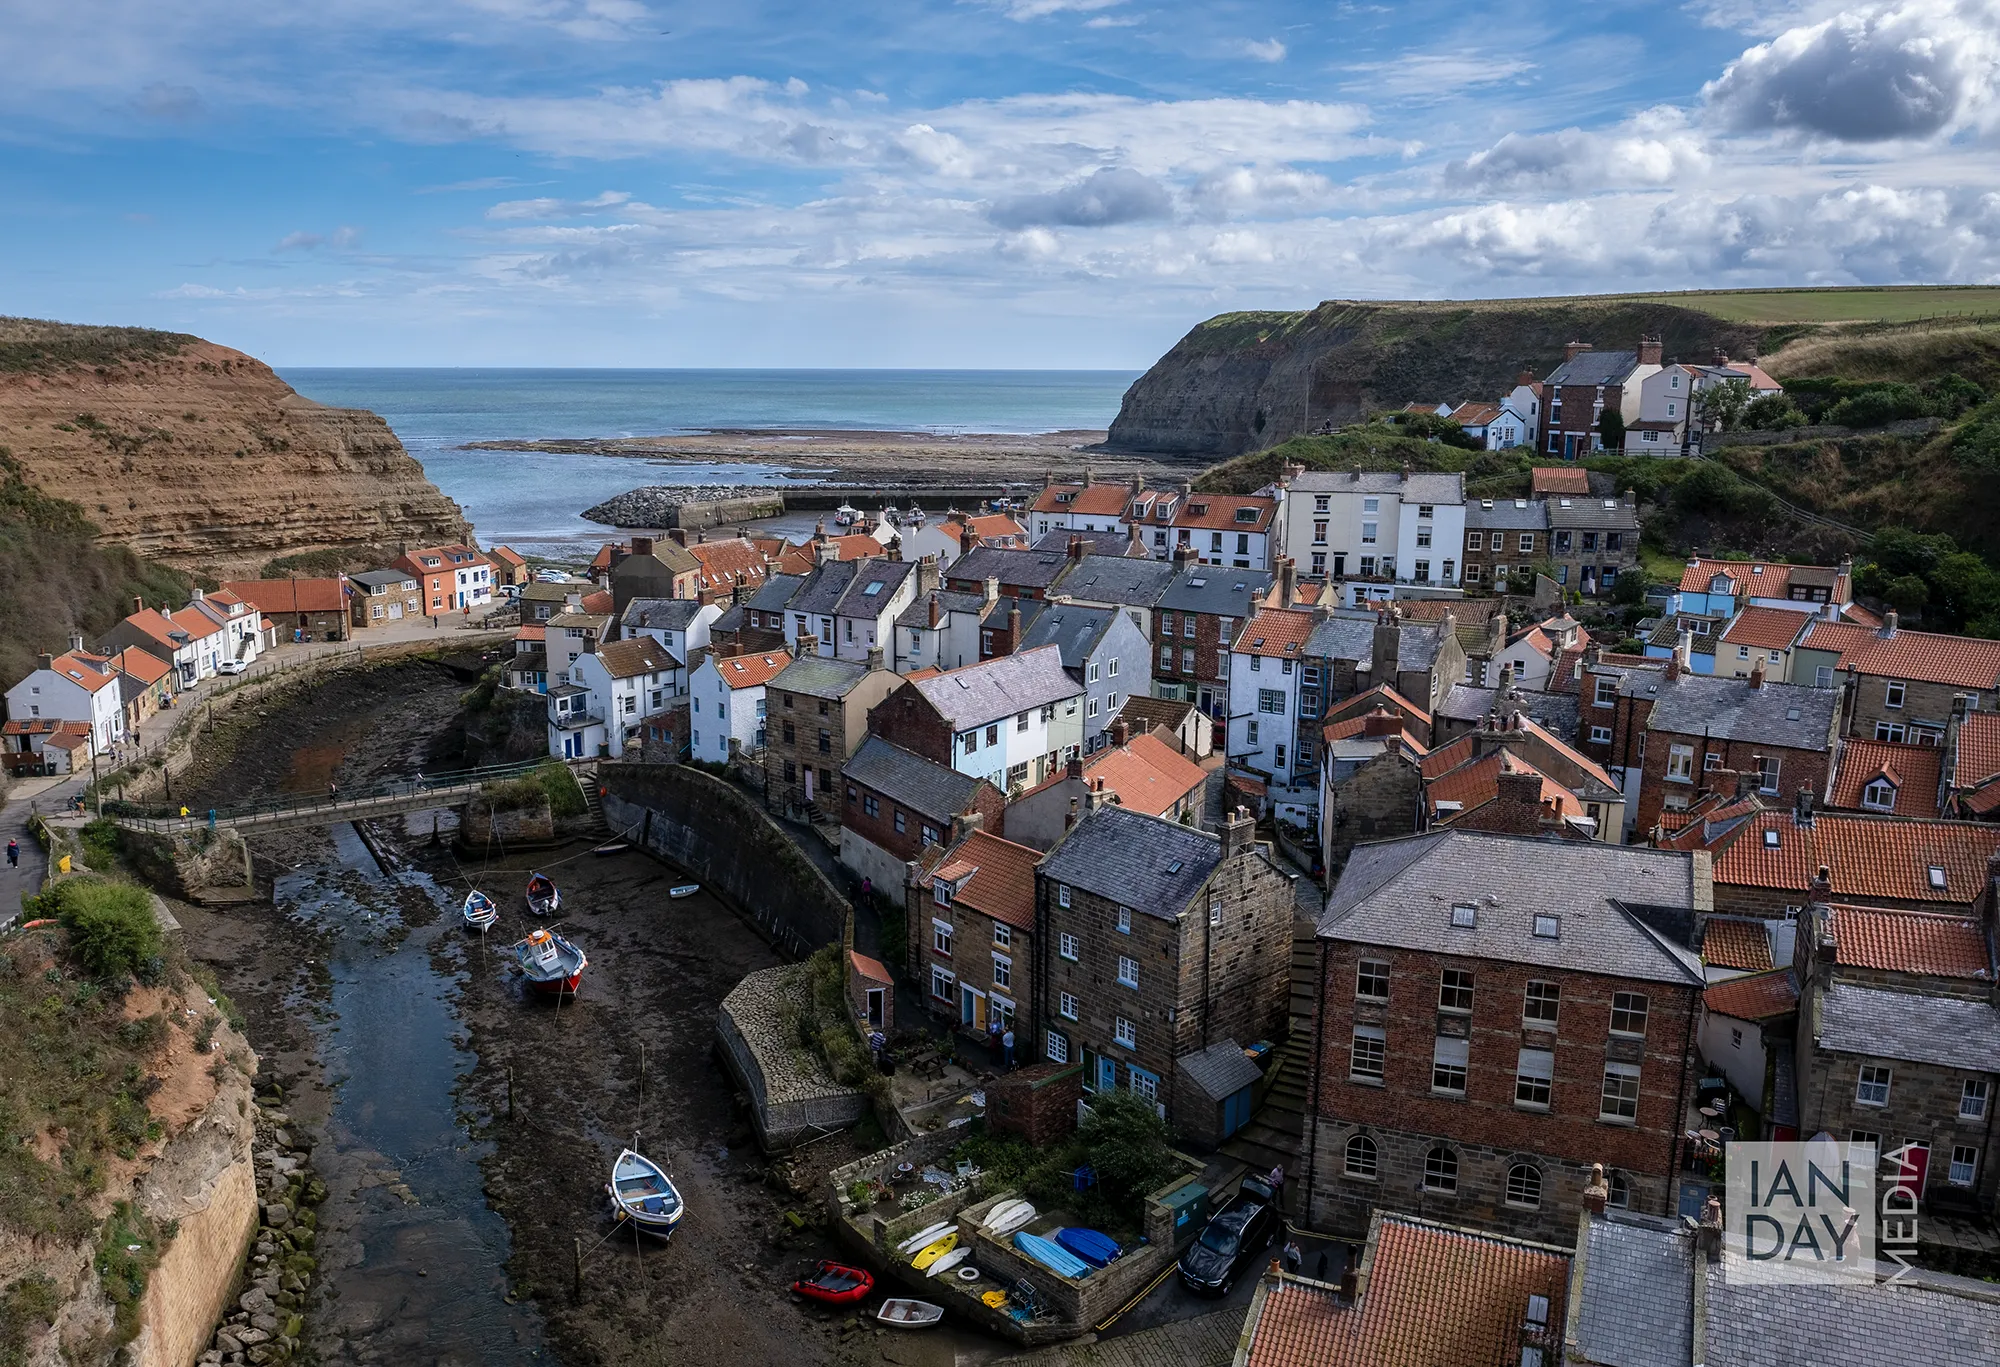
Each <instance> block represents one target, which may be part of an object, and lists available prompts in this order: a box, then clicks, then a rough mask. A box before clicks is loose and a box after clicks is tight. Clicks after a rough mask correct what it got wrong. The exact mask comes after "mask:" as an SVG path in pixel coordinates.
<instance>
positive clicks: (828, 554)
mask: <svg viewBox="0 0 2000 1367" xmlns="http://www.w3.org/2000/svg"><path fill="white" fill-rule="evenodd" d="M839 559H840V547H838V546H836V545H834V544H833V542H831V541H828V540H826V539H825V538H824V537H818V538H815V539H814V540H813V564H815V565H831V564H833V563H834V562H835V561H837V560H839Z"/></svg>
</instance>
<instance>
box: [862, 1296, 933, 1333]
mask: <svg viewBox="0 0 2000 1367" xmlns="http://www.w3.org/2000/svg"><path fill="white" fill-rule="evenodd" d="M943 1318H944V1307H943V1306H941V1305H932V1304H931V1303H930V1302H929V1301H915V1300H908V1299H905V1298H903V1297H896V1298H895V1299H892V1300H886V1301H883V1302H882V1308H881V1309H880V1310H877V1311H876V1312H875V1320H876V1323H878V1324H885V1325H887V1326H888V1327H889V1328H891V1329H934V1328H936V1327H937V1324H938V1322H939V1321H940V1320H942V1319H943Z"/></svg>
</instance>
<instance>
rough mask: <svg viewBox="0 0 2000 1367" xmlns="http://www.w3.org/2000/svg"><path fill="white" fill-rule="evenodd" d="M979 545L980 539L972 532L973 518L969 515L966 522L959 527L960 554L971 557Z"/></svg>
mask: <svg viewBox="0 0 2000 1367" xmlns="http://www.w3.org/2000/svg"><path fill="white" fill-rule="evenodd" d="M978 545H979V538H978V537H977V536H975V535H973V532H972V517H971V515H970V514H967V515H966V519H965V521H964V522H961V523H960V524H959V526H958V553H959V554H960V555H971V554H972V552H973V551H974V549H976V548H977V547H978Z"/></svg>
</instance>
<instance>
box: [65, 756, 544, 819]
mask: <svg viewBox="0 0 2000 1367" xmlns="http://www.w3.org/2000/svg"><path fill="white" fill-rule="evenodd" d="M547 763H550V760H549V758H548V757H547V756H543V757H542V758H539V759H531V760H521V761H518V762H516V763H513V764H489V765H484V766H482V767H480V768H477V769H456V770H453V771H451V772H450V773H443V774H419V775H418V776H417V777H415V778H407V779H390V780H387V781H385V782H382V783H377V784H372V785H370V786H368V787H366V788H360V789H354V790H348V791H337V792H335V793H334V794H332V795H327V794H319V793H280V794H276V795H274V796H271V797H267V798H261V799H258V800H257V801H254V802H245V803H239V804H236V805H234V806H230V807H213V808H202V809H201V810H199V811H197V810H195V809H193V808H189V807H184V806H182V805H180V804H171V803H165V802H143V803H142V802H122V801H118V800H116V799H113V800H109V801H106V802H105V804H104V815H106V816H108V817H113V818H115V819H117V820H119V821H120V822H121V823H130V824H137V823H140V822H145V823H148V824H149V825H150V824H152V823H162V825H163V826H164V827H166V828H172V829H178V828H179V827H180V826H181V825H183V824H187V825H207V824H211V823H213V824H215V825H225V824H234V823H236V822H244V821H256V820H259V819H269V818H271V817H274V816H313V817H319V816H325V817H329V818H333V819H336V820H338V819H340V817H341V814H342V813H345V812H354V811H365V810H366V809H368V808H370V807H372V806H376V805H381V804H387V803H393V802H402V801H405V800H408V799H413V798H421V797H425V796H443V795H446V794H456V793H459V792H465V791H472V790H476V789H478V788H481V787H484V786H485V785H486V784H488V783H498V782H504V781H506V780H508V779H514V778H521V777H523V776H525V775H527V774H531V773H533V772H534V771H535V770H537V769H539V768H541V767H542V766H543V765H544V764H547ZM183 813H185V815H183Z"/></svg>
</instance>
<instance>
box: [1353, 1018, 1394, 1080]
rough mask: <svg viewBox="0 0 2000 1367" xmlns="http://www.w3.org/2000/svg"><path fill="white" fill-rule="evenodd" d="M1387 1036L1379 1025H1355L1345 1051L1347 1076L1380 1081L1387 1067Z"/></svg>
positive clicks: (1354, 1078) (1355, 1078)
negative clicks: (1350, 1041)
mask: <svg viewBox="0 0 2000 1367" xmlns="http://www.w3.org/2000/svg"><path fill="white" fill-rule="evenodd" d="M1388 1056H1389V1037H1388V1035H1387V1034H1386V1033H1385V1032H1384V1031H1383V1029H1382V1027H1381V1026H1379V1025H1357V1026H1355V1027H1354V1039H1353V1042H1352V1043H1351V1044H1350V1045H1349V1046H1348V1051H1347V1076H1348V1077H1349V1078H1352V1079H1353V1080H1355V1081H1357V1082H1380V1081H1381V1080H1382V1075H1383V1072H1384V1071H1385V1069H1386V1067H1387V1061H1388Z"/></svg>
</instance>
